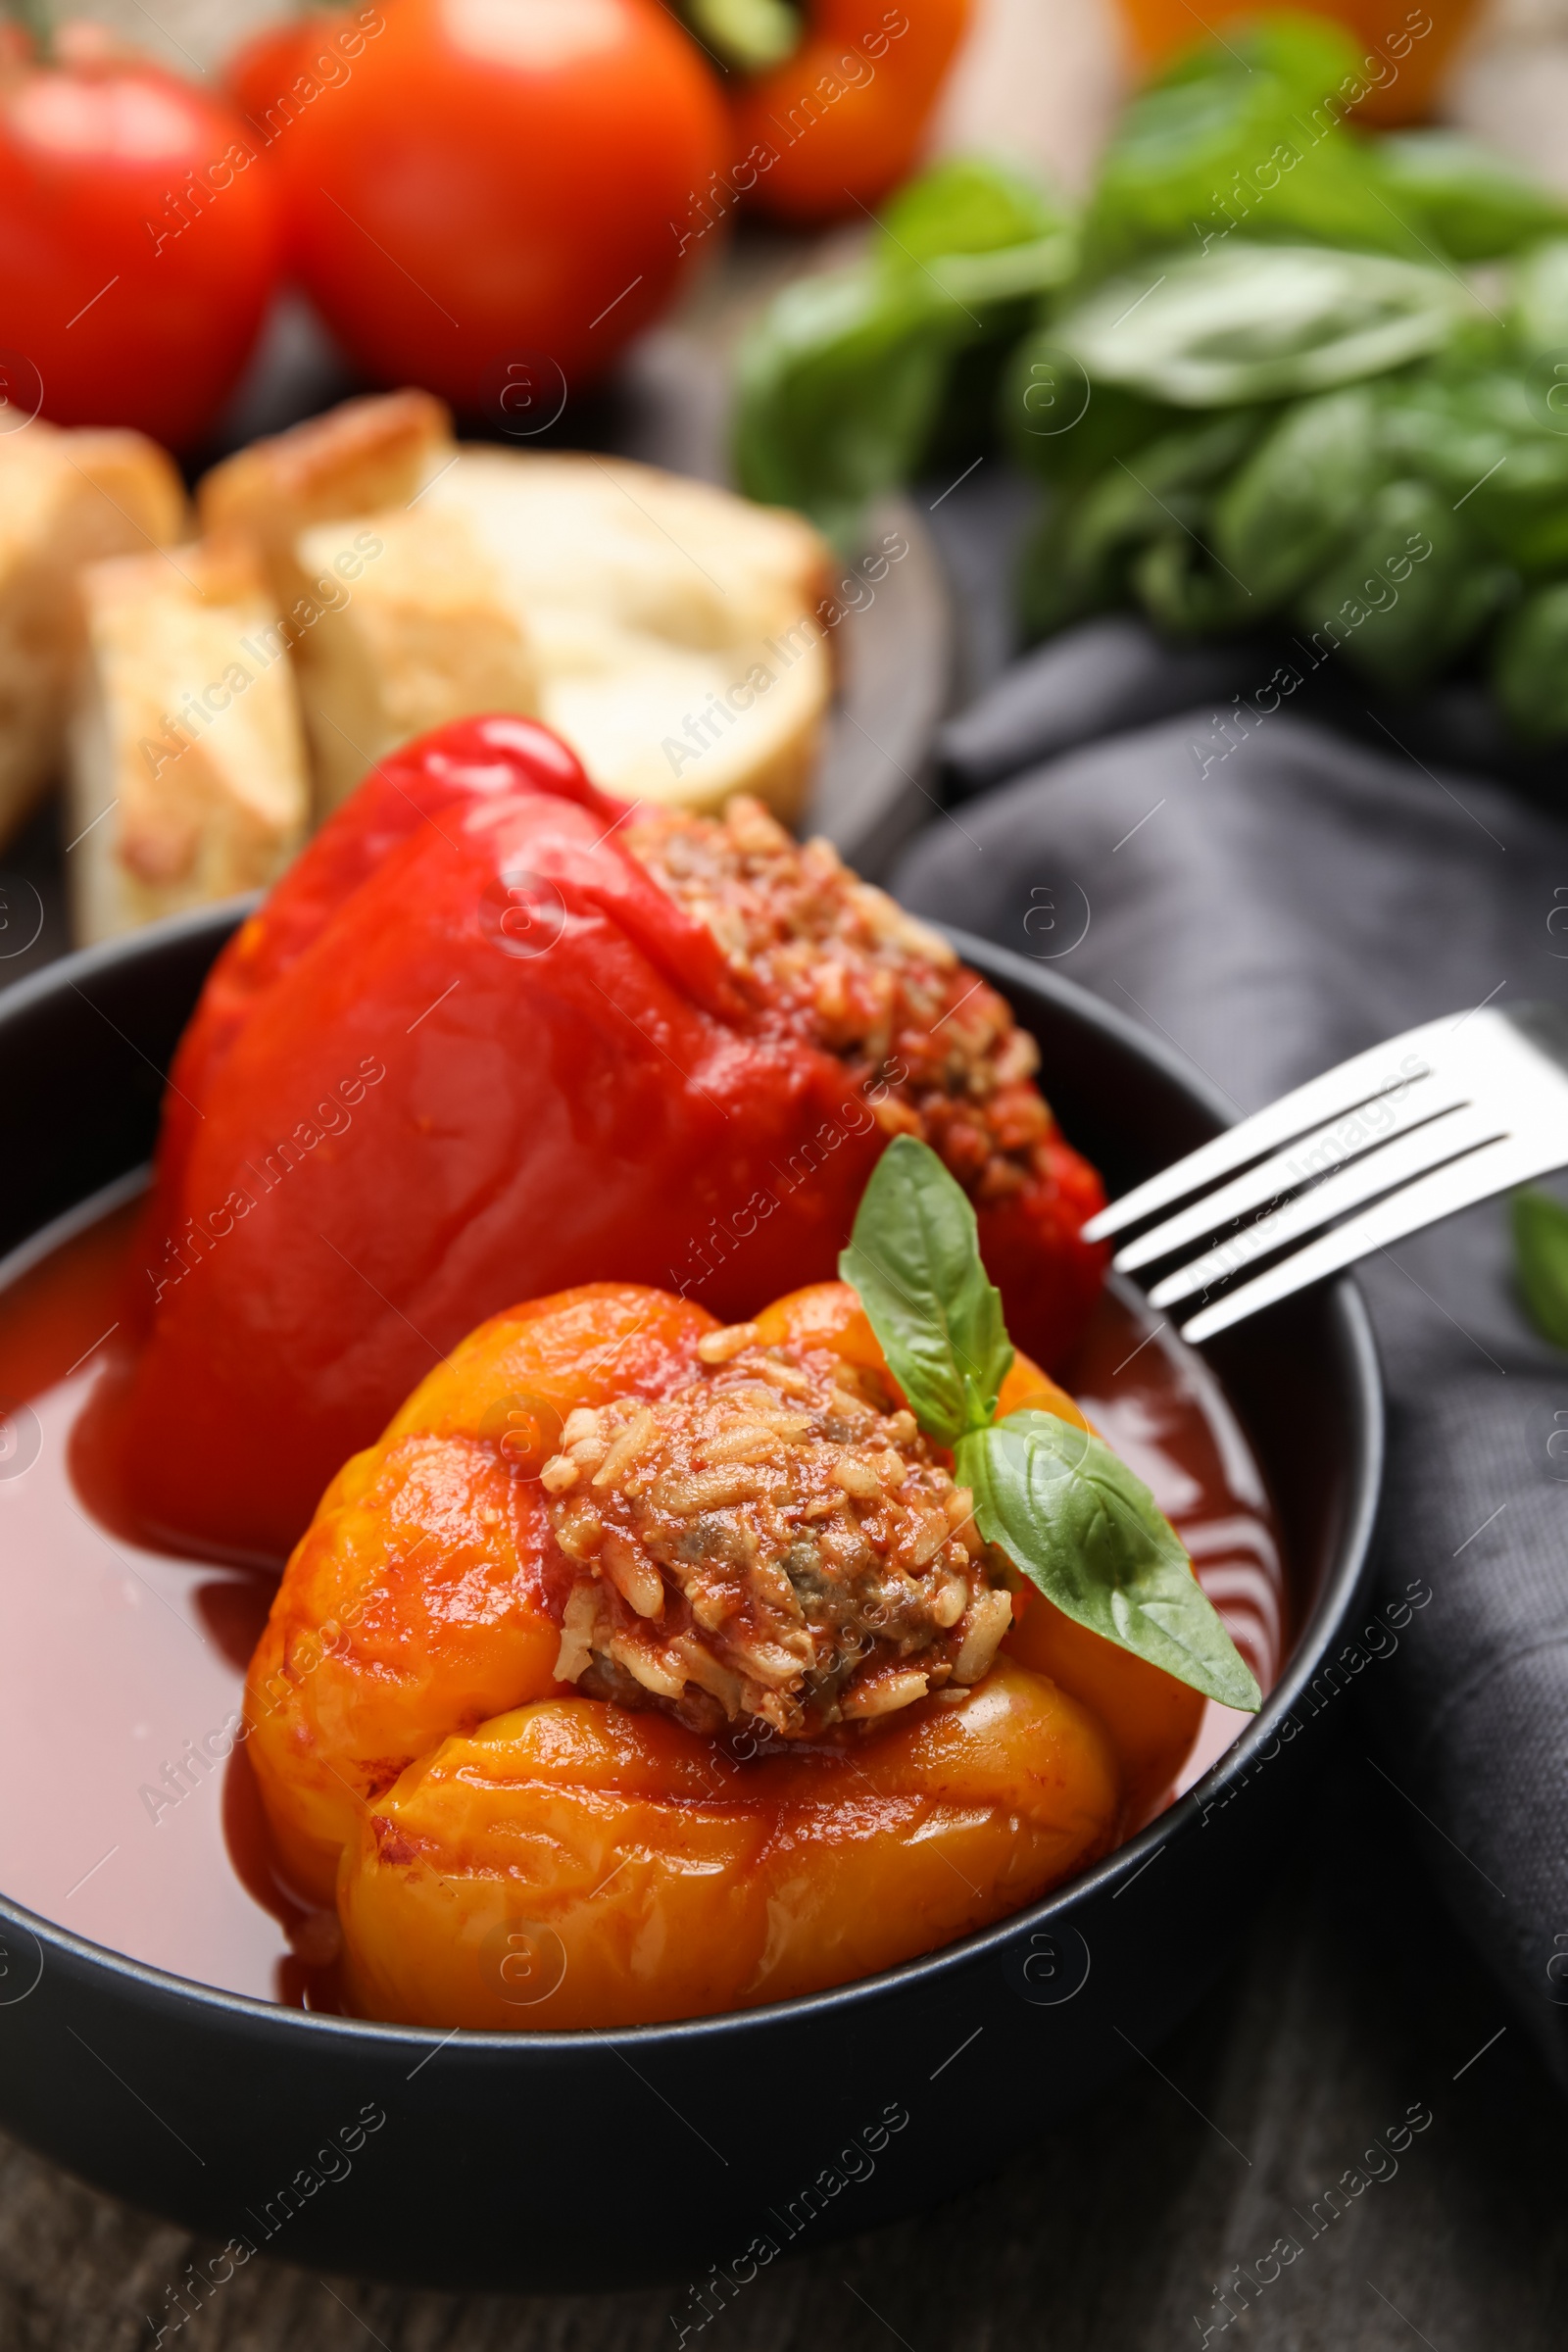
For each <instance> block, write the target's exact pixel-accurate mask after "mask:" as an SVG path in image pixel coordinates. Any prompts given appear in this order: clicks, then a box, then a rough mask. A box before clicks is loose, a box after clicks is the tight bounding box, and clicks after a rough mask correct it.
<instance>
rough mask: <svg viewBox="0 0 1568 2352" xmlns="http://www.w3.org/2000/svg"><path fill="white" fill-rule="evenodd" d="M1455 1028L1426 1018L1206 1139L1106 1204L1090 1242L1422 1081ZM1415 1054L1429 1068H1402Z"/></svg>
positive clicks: (1091, 1226)
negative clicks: (1378, 1098) (1439, 1046)
mask: <svg viewBox="0 0 1568 2352" xmlns="http://www.w3.org/2000/svg"><path fill="white" fill-rule="evenodd" d="M1452 1027H1453V1023H1452V1021H1451V1020H1448V1019H1444V1020H1437V1021H1423V1022H1422V1023H1421V1025H1420V1027H1419V1028H1416V1029H1406V1030H1405V1032H1404V1034H1403V1035H1402V1036H1401V1037H1391V1038H1390V1039H1389V1040H1388V1041H1387V1043H1386V1044H1384V1045H1381V1046H1372V1047H1369V1048H1368V1050H1367V1052H1366V1053H1364V1054H1351V1056H1350V1058H1349V1060H1348V1061H1342V1062H1340V1063H1339V1064H1337V1066H1336V1067H1335V1068H1334V1069H1332V1070H1325V1071H1324V1072H1323V1074H1322V1076H1321V1077H1319V1078H1309V1079H1308V1080H1307V1081H1306V1083H1305V1085H1304V1086H1299V1087H1297V1088H1295V1090H1294V1091H1293V1092H1292V1093H1291V1094H1288V1095H1282V1096H1281V1097H1280V1100H1279V1101H1278V1102H1277V1103H1270V1104H1269V1105H1268V1107H1267V1108H1266V1109H1265V1110H1257V1111H1254V1112H1253V1113H1252V1116H1251V1117H1250V1119H1243V1120H1241V1121H1240V1122H1239V1123H1238V1124H1237V1125H1236V1126H1235V1127H1228V1128H1227V1129H1226V1130H1225V1133H1224V1134H1223V1135H1216V1136H1215V1137H1214V1139H1213V1141H1212V1142H1211V1143H1207V1144H1200V1146H1199V1148H1198V1150H1197V1151H1196V1152H1188V1154H1187V1156H1186V1158H1185V1159H1179V1160H1177V1161H1176V1162H1175V1163H1174V1164H1173V1165H1172V1166H1171V1167H1168V1168H1166V1169H1164V1170H1163V1171H1162V1173H1161V1174H1159V1175H1158V1176H1152V1177H1150V1179H1149V1181H1148V1182H1147V1183H1146V1184H1140V1185H1135V1186H1134V1188H1133V1190H1132V1191H1131V1192H1130V1193H1123V1195H1122V1197H1121V1199H1120V1200H1119V1201H1112V1202H1111V1204H1110V1206H1109V1207H1108V1208H1103V1209H1102V1210H1101V1212H1100V1214H1099V1215H1098V1216H1097V1217H1092V1218H1091V1219H1090V1221H1089V1223H1088V1224H1087V1225H1086V1226H1085V1227H1084V1238H1085V1240H1087V1241H1091V1242H1099V1241H1104V1240H1105V1239H1107V1238H1108V1237H1109V1235H1111V1234H1113V1233H1120V1232H1121V1231H1122V1230H1123V1228H1124V1227H1126V1226H1128V1225H1133V1224H1136V1223H1137V1222H1138V1220H1139V1219H1140V1218H1141V1217H1148V1216H1152V1215H1153V1214H1154V1212H1155V1211H1156V1210H1157V1209H1162V1208H1174V1207H1175V1205H1176V1203H1177V1202H1178V1201H1184V1200H1185V1199H1186V1197H1187V1195H1188V1194H1189V1193H1194V1192H1197V1191H1198V1190H1199V1188H1200V1187H1201V1185H1205V1184H1212V1183H1214V1182H1215V1181H1216V1179H1217V1178H1219V1177H1221V1176H1234V1175H1235V1174H1236V1173H1237V1172H1238V1170H1240V1169H1241V1168H1244V1167H1245V1166H1246V1165H1247V1163H1248V1161H1249V1160H1251V1159H1257V1158H1260V1157H1261V1155H1262V1154H1263V1153H1264V1152H1274V1151H1277V1150H1279V1149H1280V1148H1281V1147H1282V1146H1283V1145H1286V1144H1289V1143H1292V1142H1294V1141H1295V1140H1296V1139H1297V1138H1298V1137H1299V1136H1301V1135H1304V1134H1306V1133H1308V1132H1309V1131H1310V1130H1311V1129H1312V1128H1314V1127H1322V1126H1325V1125H1330V1124H1332V1123H1333V1121H1334V1120H1335V1119H1340V1118H1344V1117H1345V1115H1346V1113H1347V1112H1348V1111H1351V1110H1355V1109H1357V1108H1358V1107H1359V1106H1360V1105H1361V1104H1362V1103H1369V1102H1371V1101H1372V1100H1373V1098H1374V1097H1375V1096H1378V1095H1384V1094H1389V1093H1391V1092H1393V1091H1394V1089H1395V1088H1396V1087H1403V1086H1405V1085H1407V1084H1408V1085H1415V1084H1417V1083H1418V1082H1419V1080H1421V1079H1424V1078H1426V1077H1428V1076H1429V1075H1430V1074H1431V1062H1430V1060H1429V1057H1428V1054H1427V1052H1426V1049H1427V1048H1428V1047H1432V1048H1435V1047H1436V1046H1437V1044H1438V1042H1439V1040H1440V1039H1441V1038H1443V1037H1444V1036H1445V1035H1446V1034H1447V1033H1448V1032H1449V1031H1450V1030H1451V1029H1452ZM1412 1057H1413V1058H1414V1059H1416V1060H1417V1061H1421V1062H1426V1063H1427V1067H1426V1068H1425V1069H1423V1070H1421V1071H1419V1072H1415V1073H1411V1072H1409V1071H1407V1070H1404V1069H1401V1068H1400V1066H1399V1065H1400V1063H1401V1062H1402V1061H1406V1060H1409V1059H1410V1058H1412Z"/></svg>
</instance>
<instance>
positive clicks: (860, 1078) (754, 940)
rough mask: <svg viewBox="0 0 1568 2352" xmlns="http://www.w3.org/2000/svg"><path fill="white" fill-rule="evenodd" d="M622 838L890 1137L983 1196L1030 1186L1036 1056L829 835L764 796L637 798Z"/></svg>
mask: <svg viewBox="0 0 1568 2352" xmlns="http://www.w3.org/2000/svg"><path fill="white" fill-rule="evenodd" d="M621 838H622V839H623V841H624V842H625V845H626V847H627V849H628V850H630V852H631V853H632V855H633V856H634V857H635V858H637V860H638V862H639V863H640V864H641V865H642V866H644V867H645V868H646V870H647V871H648V872H649V873H650V874H651V875H652V876H653V878H654V880H655V881H656V882H658V883H659V884H660V886H661V888H662V889H663V890H664V891H666V892H667V893H668V895H669V896H670V897H671V898H672V899H674V900H675V901H676V903H677V904H678V905H679V906H680V907H682V908H683V909H684V910H685V912H686V913H687V914H689V915H691V916H692V917H693V919H694V920H695V921H697V922H700V923H703V924H704V925H706V927H707V928H708V930H709V931H711V933H712V936H713V938H714V939H715V940H716V941H717V943H718V946H719V948H720V949H721V951H722V952H723V955H724V958H725V961H726V962H727V964H728V966H729V970H730V975H731V977H732V979H733V980H734V982H735V984H736V986H737V988H738V989H739V991H740V993H741V995H742V997H743V998H744V999H745V1000H746V1002H747V1003H748V1004H749V1005H751V1006H752V1008H753V1012H754V1015H755V1017H756V1018H757V1021H758V1024H759V1026H760V1029H762V1030H763V1031H764V1032H765V1031H766V1030H767V1028H768V1027H769V1026H770V1025H775V1024H776V1025H778V1026H781V1027H783V1028H787V1029H789V1030H790V1031H792V1032H793V1033H795V1034H798V1035H800V1034H804V1035H805V1036H807V1037H809V1039H810V1041H811V1043H812V1044H813V1045H815V1046H818V1047H820V1048H821V1049H822V1050H823V1051H824V1052H825V1053H829V1054H834V1055H836V1056H837V1058H838V1059H839V1060H840V1061H842V1062H843V1064H844V1067H845V1070H846V1073H847V1075H848V1076H849V1077H850V1079H851V1080H852V1081H853V1083H854V1084H855V1085H856V1086H857V1087H858V1088H861V1089H864V1088H867V1087H873V1086H874V1087H875V1088H876V1090H877V1096H876V1100H875V1101H874V1103H873V1105H872V1107H873V1110H874V1113H875V1116H876V1118H877V1121H878V1123H879V1124H880V1125H881V1126H882V1127H883V1128H884V1129H885V1130H886V1131H887V1132H888V1133H889V1134H891V1135H899V1134H907V1135H916V1136H918V1137H920V1139H921V1140H922V1142H925V1143H928V1144H929V1145H930V1146H931V1148H932V1150H933V1151H935V1152H940V1154H941V1156H942V1158H943V1159H944V1160H945V1161H946V1163H947V1165H948V1167H949V1168H950V1169H951V1170H952V1172H953V1174H954V1175H955V1176H956V1178H957V1180H958V1182H959V1183H960V1184H962V1185H964V1186H965V1187H966V1188H967V1189H968V1190H969V1192H970V1193H971V1194H972V1195H973V1197H974V1199H975V1200H976V1201H980V1202H982V1203H984V1202H988V1201H1002V1200H1005V1199H1006V1198H1007V1196H1008V1195H1009V1194H1013V1193H1017V1192H1021V1191H1022V1190H1023V1188H1024V1187H1025V1186H1026V1185H1027V1184H1028V1183H1029V1181H1030V1179H1031V1176H1033V1175H1034V1174H1036V1173H1037V1172H1039V1173H1044V1171H1043V1170H1039V1171H1037V1169H1036V1165H1035V1159H1034V1153H1035V1151H1036V1148H1037V1147H1038V1146H1040V1145H1043V1144H1045V1143H1046V1142H1047V1141H1048V1140H1049V1139H1050V1138H1051V1137H1052V1136H1053V1135H1054V1132H1055V1128H1054V1120H1053V1118H1052V1115H1051V1111H1050V1109H1049V1107H1048V1105H1047V1104H1046V1103H1045V1102H1044V1100H1043V1099H1042V1097H1041V1094H1040V1090H1039V1088H1038V1087H1037V1086H1036V1085H1035V1084H1034V1072H1035V1070H1036V1068H1037V1067H1038V1065H1039V1060H1040V1055H1039V1052H1038V1049H1037V1048H1036V1045H1035V1041H1034V1039H1033V1038H1032V1037H1031V1036H1030V1035H1029V1033H1028V1031H1027V1030H1025V1029H1020V1028H1019V1027H1018V1026H1017V1024H1016V1023H1015V1021H1014V1020H1013V1017H1012V1010H1011V1007H1010V1006H1009V1005H1008V1004H1007V1003H1006V1000H1005V998H1004V997H1001V996H999V995H998V993H997V991H996V990H995V989H994V988H991V987H989V986H988V985H987V984H986V983H985V982H984V981H983V980H978V979H977V978H976V977H975V975H974V973H973V972H971V971H968V970H966V969H965V967H964V966H963V965H962V964H960V963H959V961H958V959H957V957H956V956H955V954H954V952H953V950H952V949H951V948H950V947H949V945H948V943H947V941H946V940H945V939H942V938H941V937H939V935H938V934H937V933H936V932H934V931H928V930H927V929H926V927H925V925H924V924H923V923H919V922H916V921H915V920H914V918H913V916H912V915H908V914H906V913H905V911H904V909H903V907H900V906H898V905H897V904H896V903H895V902H894V901H893V900H892V899H890V898H889V897H888V895H887V893H886V892H885V891H881V890H877V889H876V888H875V887H874V886H873V885H872V884H871V883H869V882H862V881H860V879H859V878H858V875H856V874H854V873H852V872H851V871H850V869H849V867H848V866H847V865H845V864H844V862H843V860H842V859H841V858H840V857H839V855H838V852H837V851H836V850H835V849H834V848H833V846H832V844H831V842H827V841H809V842H806V843H805V844H804V845H803V844H802V843H800V842H797V841H794V840H792V839H791V837H790V835H789V834H788V833H786V832H785V830H784V828H783V826H782V825H780V824H779V823H778V822H777V820H776V818H774V817H773V816H771V815H770V814H769V812H768V811H767V809H764V808H763V807H762V804H761V803H760V801H754V800H748V799H747V798H745V797H744V796H740V795H738V796H737V797H736V798H735V799H734V800H732V801H731V802H730V803H729V806H728V808H727V809H725V812H724V815H723V817H722V818H714V817H703V816H690V815H687V814H685V813H683V812H681V811H680V810H677V809H653V808H643V809H639V810H638V811H637V814H636V816H635V818H634V819H633V820H632V822H631V823H630V824H629V825H628V826H627V827H626V828H625V831H624V833H623V834H622V836H621Z"/></svg>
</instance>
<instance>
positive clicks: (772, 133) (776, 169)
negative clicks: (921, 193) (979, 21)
mask: <svg viewBox="0 0 1568 2352" xmlns="http://www.w3.org/2000/svg"><path fill="white" fill-rule="evenodd" d="M971 8H972V0H903V5H902V6H899V5H896V4H895V5H889V0H810V6H809V8H808V10H807V34H806V38H805V40H804V41H803V42H802V43H801V46H800V47H799V49H797V50H796V52H795V54H794V55H793V57H789V58H786V60H785V61H784V63H783V64H782V65H781V66H776V67H774V69H773V71H772V72H771V73H762V74H760V75H758V76H757V78H756V79H754V80H751V81H743V82H741V83H740V84H739V85H738V87H737V90H736V93H735V97H734V101H733V104H732V107H731V114H732V118H733V122H734V133H733V144H734V148H735V152H736V154H737V156H740V157H747V156H749V157H750V161H749V163H748V165H747V171H748V172H749V173H751V174H754V175H755V176H749V177H748V178H747V180H746V182H745V185H746V187H747V188H748V189H749V190H752V191H753V194H752V201H753V203H754V204H756V205H757V206H758V207H759V209H760V211H762V212H765V213H773V214H775V215H776V216H777V217H778V218H779V219H780V220H781V221H802V222H807V223H811V224H814V223H817V222H820V221H837V220H841V219H846V218H849V217H850V216H852V215H854V214H855V213H856V212H857V211H858V210H862V209H863V208H864V207H865V206H867V205H874V204H879V203H880V202H881V200H882V198H883V197H884V196H886V195H887V194H889V192H890V191H891V190H892V189H893V188H895V187H897V185H898V183H899V181H900V180H901V179H906V178H907V176H908V174H909V172H911V171H912V170H913V169H914V166H915V165H916V164H917V163H918V161H919V159H920V153H921V149H922V147H923V146H924V143H925V134H926V125H927V123H928V122H929V120H930V116H931V112H932V109H933V108H934V107H935V105H936V102H937V99H938V97H939V96H940V95H941V91H942V84H943V82H944V80H945V79H946V77H947V73H948V68H949V67H950V65H951V64H952V62H953V59H954V55H955V53H956V49H957V46H958V43H959V41H960V40H961V38H962V37H963V34H964V31H965V30H966V28H967V26H968V23H969V17H970V13H971Z"/></svg>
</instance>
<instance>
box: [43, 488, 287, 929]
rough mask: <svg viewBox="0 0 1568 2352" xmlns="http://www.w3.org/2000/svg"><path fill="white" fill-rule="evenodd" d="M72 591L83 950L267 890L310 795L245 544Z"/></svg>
mask: <svg viewBox="0 0 1568 2352" xmlns="http://www.w3.org/2000/svg"><path fill="white" fill-rule="evenodd" d="M81 593H82V598H83V603H84V607H85V614H86V640H87V642H86V651H85V657H84V660H83V663H82V668H81V672H80V675H79V679H78V688H77V701H76V708H75V712H74V716H73V725H72V731H71V758H70V766H69V773H68V801H69V809H70V830H71V834H72V836H73V848H72V853H71V857H72V865H71V872H70V880H71V886H72V900H73V918H74V926H75V931H76V937H77V940H78V942H79V943H80V944H82V945H88V944H90V943H92V942H94V941H97V940H100V939H108V938H113V937H115V936H116V935H118V934H119V933H121V932H123V931H128V930H133V929H135V928H136V927H137V926H138V925H139V924H141V923H145V922H150V921H153V920H155V919H157V917H159V916H160V915H166V914H172V913H176V912H179V911H181V910H182V909H184V908H187V907H197V906H203V905H206V904H208V903H210V902H212V901H214V900H220V899H225V898H230V897H233V896H235V895H236V894H237V893H239V892H242V891H248V890H256V889H261V888H265V887H266V886H267V885H268V884H269V883H270V882H273V881H275V880H276V878H277V876H278V875H279V874H280V873H281V872H282V870H283V868H284V866H285V865H286V864H287V863H288V861H289V859H290V858H292V857H293V855H294V853H295V851H296V850H297V849H298V848H299V847H300V844H301V843H302V842H303V840H304V838H305V832H306V826H307V821H308V816H309V787H308V779H307V774H306V762H305V747H304V739H303V735H302V731H301V727H300V718H299V707H298V700H297V696H296V691H295V685H294V678H293V673H292V669H291V666H290V663H289V660H288V638H287V632H286V631H285V629H284V628H283V626H282V624H281V621H280V617H279V614H278V612H277V607H276V603H275V600H274V599H273V596H272V594H271V590H270V585H269V583H268V580H267V577H266V574H265V572H264V570H263V567H262V564H261V559H260V557H259V556H258V554H257V551H256V549H255V547H254V546H253V544H252V543H251V541H250V540H249V539H248V538H246V537H245V536H244V535H243V534H241V533H237V532H229V533H220V534H216V535H214V536H213V537H211V538H209V539H205V540H202V541H200V542H198V543H196V544H194V545H188V546H184V547H180V548H177V549H175V550H173V551H172V552H170V553H168V554H158V555H142V556H123V557H118V558H114V559H112V560H110V561H108V562H105V563H101V564H92V565H90V566H89V567H88V568H87V570H86V571H85V572H84V573H83V575H82V581H81Z"/></svg>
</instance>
